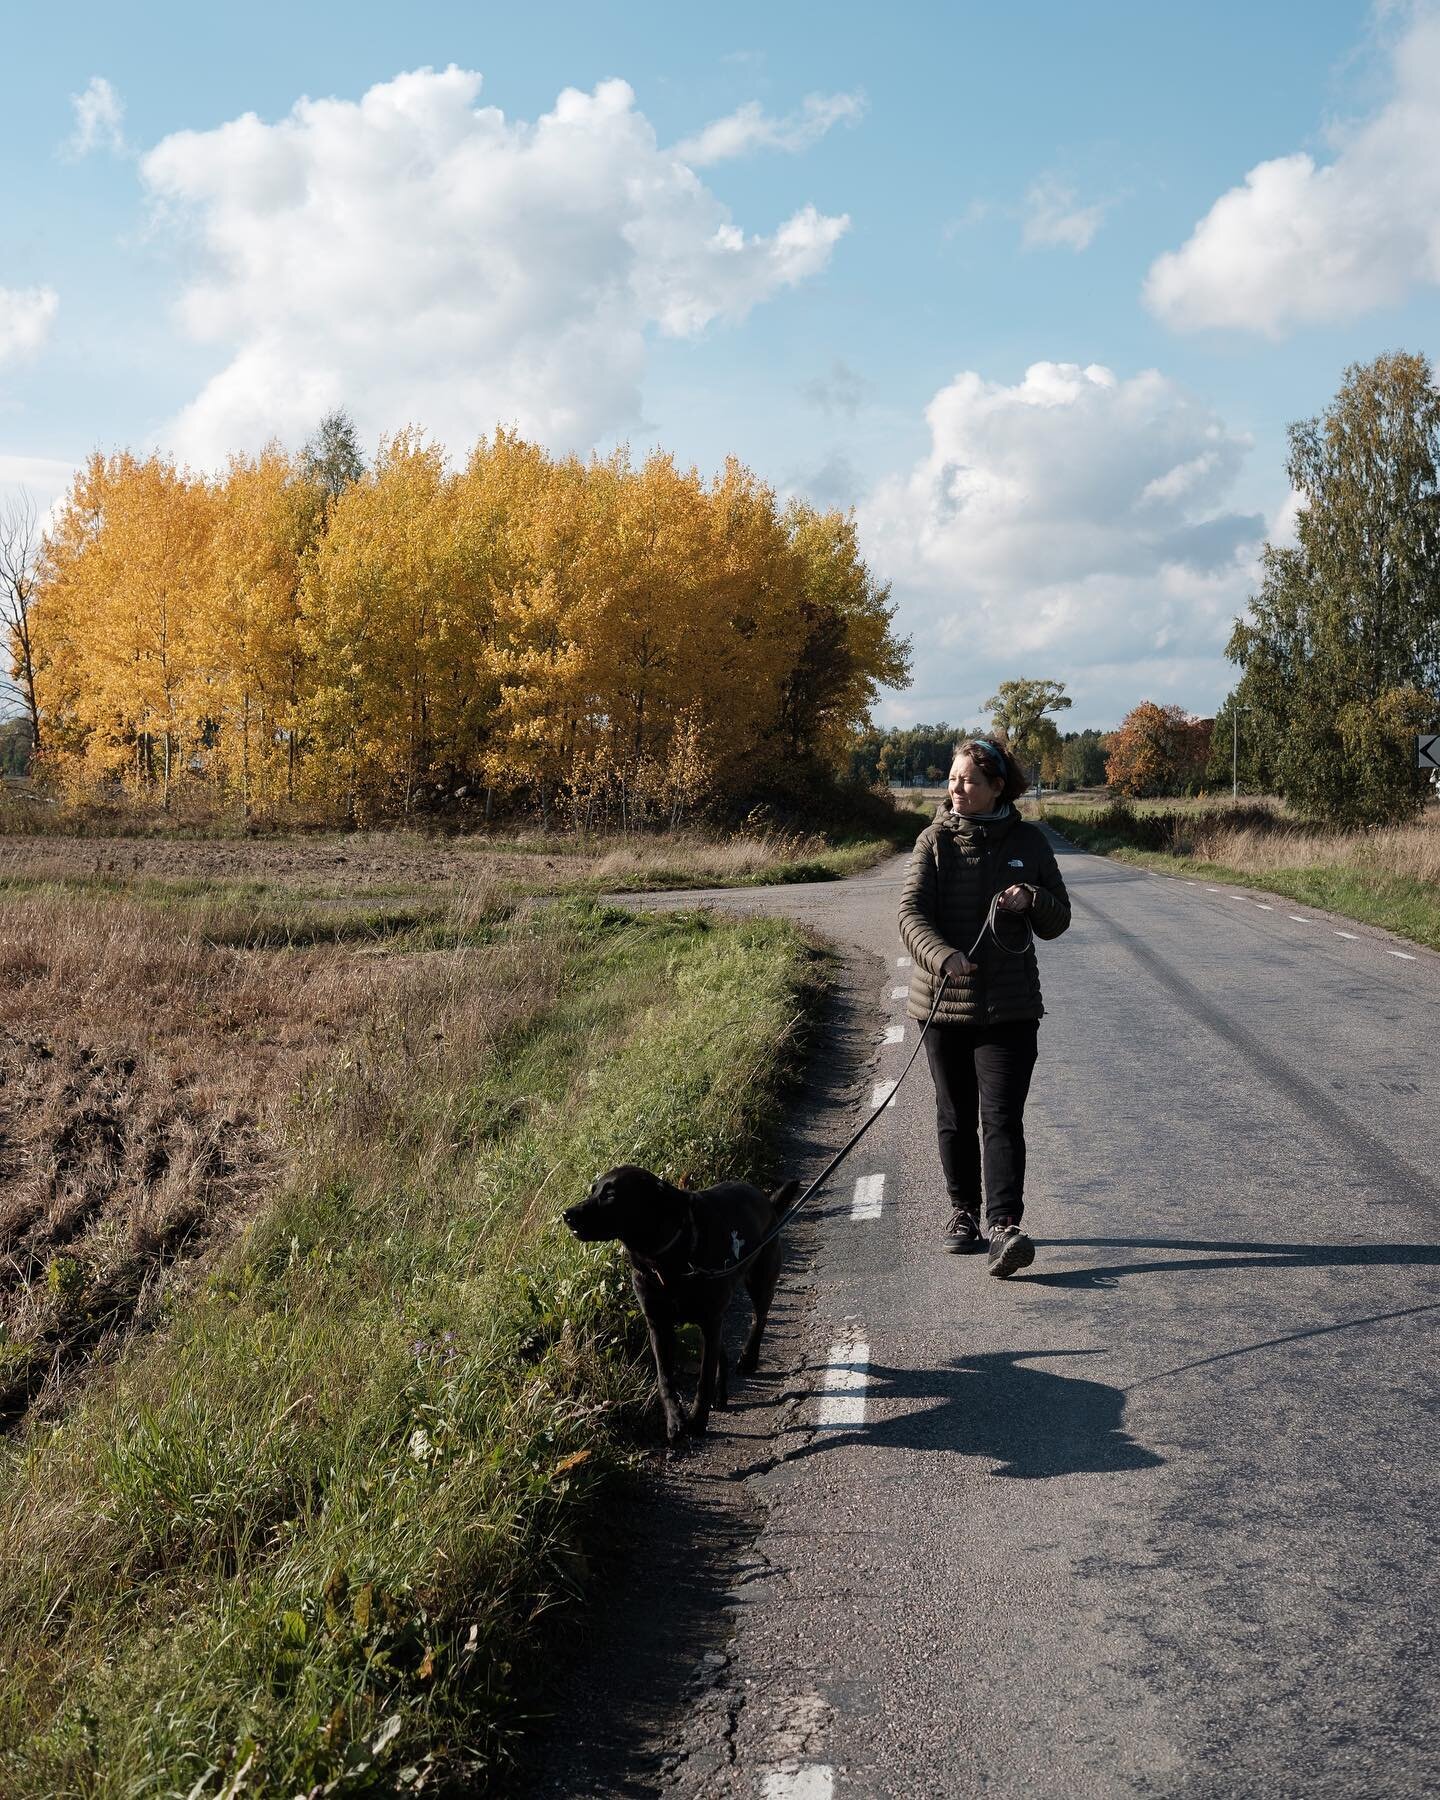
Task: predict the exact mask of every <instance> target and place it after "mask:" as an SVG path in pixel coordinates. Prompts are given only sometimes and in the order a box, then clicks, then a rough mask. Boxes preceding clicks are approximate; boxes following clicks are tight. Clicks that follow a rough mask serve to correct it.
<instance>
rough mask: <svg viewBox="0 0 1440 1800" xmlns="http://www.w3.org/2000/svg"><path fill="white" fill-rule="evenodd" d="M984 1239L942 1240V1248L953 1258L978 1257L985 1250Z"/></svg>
mask: <svg viewBox="0 0 1440 1800" xmlns="http://www.w3.org/2000/svg"><path fill="white" fill-rule="evenodd" d="M985 1247H986V1246H985V1240H984V1238H983V1237H982V1238H968V1239H967V1238H941V1240H940V1248H941V1249H942V1250H948V1251H949V1252H950V1254H951V1255H952V1256H978V1255H979V1254H980V1252H981V1251H982V1250H983V1249H985Z"/></svg>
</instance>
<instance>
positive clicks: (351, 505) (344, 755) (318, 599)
mask: <svg viewBox="0 0 1440 1800" xmlns="http://www.w3.org/2000/svg"><path fill="white" fill-rule="evenodd" d="M463 573H464V560H463V558H462V557H461V556H460V555H459V554H458V553H457V544H456V532H455V483H454V480H453V478H452V477H451V476H449V475H448V474H447V473H446V469H445V457H444V452H443V451H442V450H441V448H440V446H439V445H437V444H426V443H425V442H424V441H423V440H422V438H421V437H420V434H419V433H418V432H414V431H405V432H401V433H400V434H399V435H398V436H397V437H395V438H393V439H391V440H390V441H389V442H387V443H384V444H382V445H381V448H380V454H379V456H378V457H377V458H376V463H375V468H374V469H373V471H372V472H370V473H369V474H367V475H363V476H361V477H360V479H359V480H357V481H355V482H352V483H351V485H350V486H349V487H347V488H346V489H345V491H344V492H343V493H342V494H341V495H340V496H339V498H338V499H336V500H335V501H334V503H333V505H332V507H331V510H330V515H329V522H328V525H327V529H326V532H325V535H324V537H323V539H321V541H320V542H319V544H318V546H317V548H316V551H315V554H314V556H313V558H312V560H311V563H310V567H309V570H308V572H307V578H306V582H305V589H304V598H303V617H302V620H301V625H300V639H301V642H302V645H303V646H304V648H305V650H306V651H307V653H308V655H309V657H310V660H311V685H310V691H309V695H308V698H307V700H306V703H305V708H304V713H305V724H306V728H307V734H308V736H309V737H310V739H311V740H312V744H313V749H312V754H311V757H310V761H309V769H308V780H309V783H310V785H311V786H312V788H314V789H315V790H316V791H318V792H320V793H322V794H324V795H325V796H327V797H328V798H329V799H331V800H332V801H337V802H339V803H341V804H342V805H343V806H344V808H345V811H346V813H347V814H348V815H349V816H351V817H356V816H359V815H360V814H362V813H363V814H365V815H367V816H369V815H372V814H376V813H380V812H383V811H385V810H387V809H389V808H391V807H394V808H396V809H398V810H399V811H402V812H409V811H410V810H411V808H412V807H413V806H414V804H415V801H416V797H417V795H418V793H419V791H420V790H421V788H422V787H423V786H424V785H425V783H426V782H427V781H432V780H433V779H434V776H435V771H436V770H437V768H438V767H440V766H444V765H449V764H453V763H454V762H456V761H457V759H458V760H464V759H466V758H467V756H468V750H469V746H468V745H467V744H466V743H465V742H464V741H463V740H462V738H461V736H460V735H459V733H458V731H457V721H458V720H459V719H460V718H461V717H462V716H463V713H464V698H463V695H464V686H465V677H466V674H467V671H468V670H470V669H473V668H474V666H475V664H476V661H477V656H476V645H475V642H474V630H473V617H472V612H471V609H470V608H468V607H467V604H466V600H467V596H466V593H465V584H464V582H463V580H462V576H463ZM452 676H453V679H452Z"/></svg>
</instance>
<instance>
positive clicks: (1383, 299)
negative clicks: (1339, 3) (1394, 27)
mask: <svg viewBox="0 0 1440 1800" xmlns="http://www.w3.org/2000/svg"><path fill="white" fill-rule="evenodd" d="M1393 56H1394V65H1393V70H1392V92H1391V95H1390V98H1389V99H1388V101H1387V102H1386V103H1385V105H1384V106H1382V107H1381V108H1380V110H1379V111H1378V112H1376V113H1375V115H1374V116H1373V117H1372V118H1370V119H1368V120H1366V121H1364V122H1363V123H1362V124H1360V125H1358V126H1354V127H1351V128H1350V129H1348V130H1346V131H1344V132H1341V133H1336V134H1334V141H1333V146H1332V147H1333V150H1334V154H1333V157H1332V159H1331V160H1330V161H1328V162H1325V163H1317V162H1316V160H1315V159H1314V157H1312V156H1310V155H1309V154H1308V153H1307V152H1305V151H1296V152H1294V153H1293V154H1292V155H1289V156H1280V157H1276V158H1274V159H1273V160H1272V161H1269V162H1262V163H1257V164H1256V166H1255V167H1254V168H1253V169H1251V170H1250V172H1249V174H1248V175H1246V177H1245V179H1244V182H1243V183H1242V184H1241V185H1240V186H1239V187H1234V188H1231V189H1230V191H1229V192H1228V193H1225V194H1222V195H1221V196H1220V198H1219V199H1218V200H1217V201H1216V202H1215V204H1214V205H1213V206H1212V207H1211V208H1210V210H1209V212H1208V213H1207V214H1206V215H1205V217H1204V218H1203V219H1201V221H1200V223H1199V224H1198V225H1197V226H1196V227H1195V229H1194V231H1193V232H1192V233H1191V235H1190V238H1189V240H1188V241H1187V242H1186V243H1185V244H1183V245H1182V246H1181V247H1180V249H1178V250H1174V251H1171V252H1169V253H1167V254H1166V255H1164V256H1161V257H1159V258H1158V259H1157V260H1156V261H1155V263H1153V264H1152V266H1151V268H1150V272H1149V274H1148V275H1147V277H1146V280H1145V289H1144V297H1145V303H1146V305H1147V306H1148V307H1149V308H1150V310H1151V311H1152V312H1153V313H1155V314H1156V316H1157V317H1158V318H1160V319H1162V320H1164V322H1165V323H1166V324H1168V325H1171V326H1173V327H1174V328H1175V329H1176V330H1179V331H1196V330H1201V329H1204V328H1206V327H1211V326H1218V327H1224V328H1230V329H1234V330H1241V331H1255V332H1260V333H1263V334H1265V335H1266V336H1269V337H1272V338H1278V337H1280V336H1282V335H1283V334H1284V333H1285V332H1286V331H1288V330H1291V329H1293V328H1294V327H1295V326H1297V325H1306V324H1315V323H1320V322H1324V321H1332V320H1343V319H1353V318H1356V317H1358V316H1359V315H1360V314H1362V313H1365V312H1368V311H1371V310H1372V309H1374V308H1376V307H1380V306H1387V305H1392V304H1394V303H1396V302H1398V301H1400V300H1403V299H1404V298H1405V296H1406V294H1407V293H1408V292H1409V291H1410V290H1411V289H1412V288H1414V287H1417V286H1433V285H1435V284H1436V283H1437V282H1440V17H1437V16H1436V15H1435V14H1433V13H1430V12H1426V13H1424V14H1421V15H1420V16H1419V17H1417V18H1416V19H1415V20H1414V21H1413V22H1412V24H1411V25H1410V27H1409V29H1408V30H1407V31H1406V32H1405V34H1404V35H1403V37H1402V38H1401V39H1400V41H1399V42H1398V43H1397V45H1396V46H1395V49H1394V53H1393Z"/></svg>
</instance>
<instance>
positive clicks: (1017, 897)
mask: <svg viewBox="0 0 1440 1800" xmlns="http://www.w3.org/2000/svg"><path fill="white" fill-rule="evenodd" d="M1030 900H1031V894H1030V890H1029V888H1028V887H1021V886H1020V885H1019V883H1018V882H1017V883H1016V885H1015V886H1014V887H1008V888H1006V889H1005V891H1004V893H1003V894H1001V896H1000V900H999V906H1000V910H1001V912H1017V913H1023V912H1028V911H1029V910H1030Z"/></svg>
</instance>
